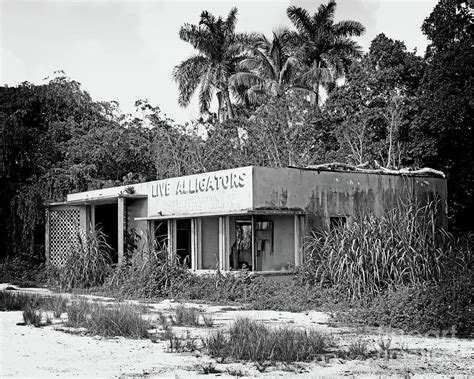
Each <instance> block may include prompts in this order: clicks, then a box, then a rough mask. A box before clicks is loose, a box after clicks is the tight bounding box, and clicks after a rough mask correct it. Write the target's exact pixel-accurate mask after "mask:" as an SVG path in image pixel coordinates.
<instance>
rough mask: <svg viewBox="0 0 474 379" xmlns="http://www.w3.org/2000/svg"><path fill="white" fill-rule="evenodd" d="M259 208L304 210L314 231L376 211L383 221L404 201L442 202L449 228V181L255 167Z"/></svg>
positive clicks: (442, 220)
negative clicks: (387, 212)
mask: <svg viewBox="0 0 474 379" xmlns="http://www.w3.org/2000/svg"><path fill="white" fill-rule="evenodd" d="M253 190H254V193H253V198H254V209H275V210H276V209H287V210H291V209H298V210H304V211H306V212H308V213H309V215H308V224H309V227H311V228H313V229H314V228H327V227H328V226H329V218H330V217H331V216H355V215H361V214H362V213H364V212H373V213H374V214H375V215H377V216H381V215H382V214H383V212H384V210H385V209H391V208H394V207H396V206H397V202H399V201H408V200H409V199H412V198H413V196H415V198H416V199H418V200H420V201H422V202H423V201H424V202H426V201H427V200H428V199H429V200H436V199H437V200H439V202H438V203H439V204H438V215H437V219H438V223H439V225H444V226H446V225H447V218H446V208H445V206H446V196H447V193H446V191H447V190H446V181H445V180H444V179H440V178H439V179H438V178H428V177H407V176H400V175H375V174H365V173H352V172H347V173H346V172H327V171H320V172H318V171H314V170H300V169H286V168H263V167H255V168H254V189H253Z"/></svg>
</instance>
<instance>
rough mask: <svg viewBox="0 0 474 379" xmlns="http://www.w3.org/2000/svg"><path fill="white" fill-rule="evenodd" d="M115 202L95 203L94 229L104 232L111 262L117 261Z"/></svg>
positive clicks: (116, 211)
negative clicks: (109, 249)
mask: <svg viewBox="0 0 474 379" xmlns="http://www.w3.org/2000/svg"><path fill="white" fill-rule="evenodd" d="M117 213H118V210H117V203H113V204H102V205H96V207H95V225H96V229H100V230H102V232H103V233H105V235H106V238H105V240H106V241H107V243H108V244H109V246H110V248H111V258H112V262H113V263H118V252H117V247H118V230H117V229H118V216H117Z"/></svg>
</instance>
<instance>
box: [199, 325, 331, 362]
mask: <svg viewBox="0 0 474 379" xmlns="http://www.w3.org/2000/svg"><path fill="white" fill-rule="evenodd" d="M203 345H204V347H205V349H206V350H207V353H208V354H209V355H210V356H214V357H220V358H222V359H225V358H226V357H231V358H234V359H238V360H247V361H253V362H258V363H259V364H263V363H264V362H274V361H280V362H286V363H289V362H296V361H311V360H313V359H315V358H316V357H317V356H318V355H319V354H322V353H323V352H324V351H326V349H327V348H328V347H329V345H330V344H329V341H328V338H327V337H326V336H324V335H322V334H320V333H318V332H316V331H314V330H310V331H306V330H298V329H295V328H290V327H282V328H279V329H272V328H269V327H267V326H266V325H264V324H263V323H261V322H258V321H253V320H250V319H247V318H239V319H237V320H236V321H235V322H234V324H233V325H231V326H230V328H229V331H228V335H226V334H224V332H222V331H216V332H214V333H211V334H210V336H208V337H207V338H204V341H203Z"/></svg>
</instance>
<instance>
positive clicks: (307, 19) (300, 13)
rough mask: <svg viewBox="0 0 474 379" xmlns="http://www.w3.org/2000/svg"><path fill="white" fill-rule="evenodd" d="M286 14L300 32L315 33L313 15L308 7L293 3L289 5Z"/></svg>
mask: <svg viewBox="0 0 474 379" xmlns="http://www.w3.org/2000/svg"><path fill="white" fill-rule="evenodd" d="M286 14H287V15H288V18H289V19H290V21H291V22H292V23H293V25H294V26H295V28H296V29H297V30H298V32H300V33H301V34H307V35H311V34H312V33H313V24H312V22H311V16H310V15H309V13H308V11H307V10H306V9H303V8H301V7H296V6H294V5H292V6H290V7H288V9H287V10H286Z"/></svg>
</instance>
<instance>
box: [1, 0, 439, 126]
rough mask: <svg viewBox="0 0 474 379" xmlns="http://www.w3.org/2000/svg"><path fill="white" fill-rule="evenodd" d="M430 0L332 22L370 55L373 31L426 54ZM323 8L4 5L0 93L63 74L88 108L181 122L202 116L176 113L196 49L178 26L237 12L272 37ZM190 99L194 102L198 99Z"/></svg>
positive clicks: (357, 6) (394, 0)
mask: <svg viewBox="0 0 474 379" xmlns="http://www.w3.org/2000/svg"><path fill="white" fill-rule="evenodd" d="M436 2H437V1H436V0H413V1H409V0H391V1H388V0H338V2H337V3H338V6H337V10H336V21H338V20H342V19H352V20H357V21H360V22H362V23H363V24H364V25H365V27H366V29H367V31H366V34H365V35H364V36H363V37H361V38H359V39H358V42H359V44H360V45H362V47H363V48H364V50H367V49H368V47H369V45H370V42H371V41H372V39H373V38H374V37H375V36H376V35H377V34H379V33H382V32H383V33H385V34H386V35H387V36H388V37H390V38H393V39H399V40H402V41H404V42H405V44H406V46H407V48H408V49H409V50H413V49H414V48H417V51H418V54H419V55H423V54H424V51H425V48H426V45H427V40H426V38H425V36H424V35H423V34H422V32H421V29H420V27H421V24H422V23H423V20H424V19H425V18H426V17H428V15H429V14H430V12H431V11H432V9H433V8H434V6H435V4H436ZM320 3H321V0H315V1H302V0H288V1H279V0H277V1H275V0H260V1H243V0H232V1H230V0H224V1H222V0H221V1H194V0H187V1H171V0H140V1H131V0H130V1H119V0H110V1H107V0H94V1H90V0H89V1H87V0H82V1H75V0H62V1H47V0H26V1H23V0H0V85H5V84H7V85H9V86H14V85H17V84H19V83H21V82H23V81H29V82H32V83H44V81H43V79H44V78H45V77H47V76H50V75H52V74H53V72H54V71H56V70H63V71H65V72H66V74H67V75H68V76H70V77H71V78H72V79H74V80H76V81H78V82H80V83H82V88H83V89H85V90H86V91H88V92H89V93H90V94H91V96H92V98H93V99H94V100H105V101H111V100H116V101H118V102H119V103H120V107H121V109H122V110H123V111H125V112H132V111H133V109H134V103H135V100H138V99H148V100H149V101H150V103H151V104H152V105H158V106H159V107H160V108H161V110H162V111H163V112H164V113H165V114H167V115H168V116H169V117H171V118H172V119H174V120H175V121H177V122H185V121H190V120H192V119H194V118H197V117H198V116H199V112H198V107H197V105H196V104H197V101H194V102H193V103H192V104H191V105H190V106H189V107H188V108H186V109H183V108H181V107H179V106H178V103H177V99H178V91H177V86H176V84H175V83H174V81H173V80H172V76H171V71H172V69H173V67H174V66H175V65H177V64H178V63H179V62H181V61H182V60H184V59H186V58H188V57H189V56H190V55H191V54H192V53H193V48H192V47H191V46H190V45H188V44H187V43H185V42H183V41H181V40H180V39H179V37H178V30H179V28H180V26H181V25H183V24H184V23H186V22H187V23H192V24H196V23H198V21H199V15H200V13H201V11H202V10H208V11H210V12H211V13H213V14H214V15H216V16H218V15H222V16H226V15H227V14H228V12H229V10H230V8H231V7H232V6H236V7H237V8H238V10H239V14H238V22H237V30H238V31H255V32H263V33H266V34H267V35H269V34H270V33H271V31H272V30H273V29H275V28H276V27H278V26H280V25H286V26H290V25H291V24H290V22H289V20H288V18H287V16H286V8H287V7H288V6H289V5H290V4H291V5H297V6H302V7H304V8H306V9H308V10H309V11H310V12H311V13H313V12H314V10H315V9H316V8H317V7H318V5H319V4H320ZM195 100H196V99H195Z"/></svg>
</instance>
